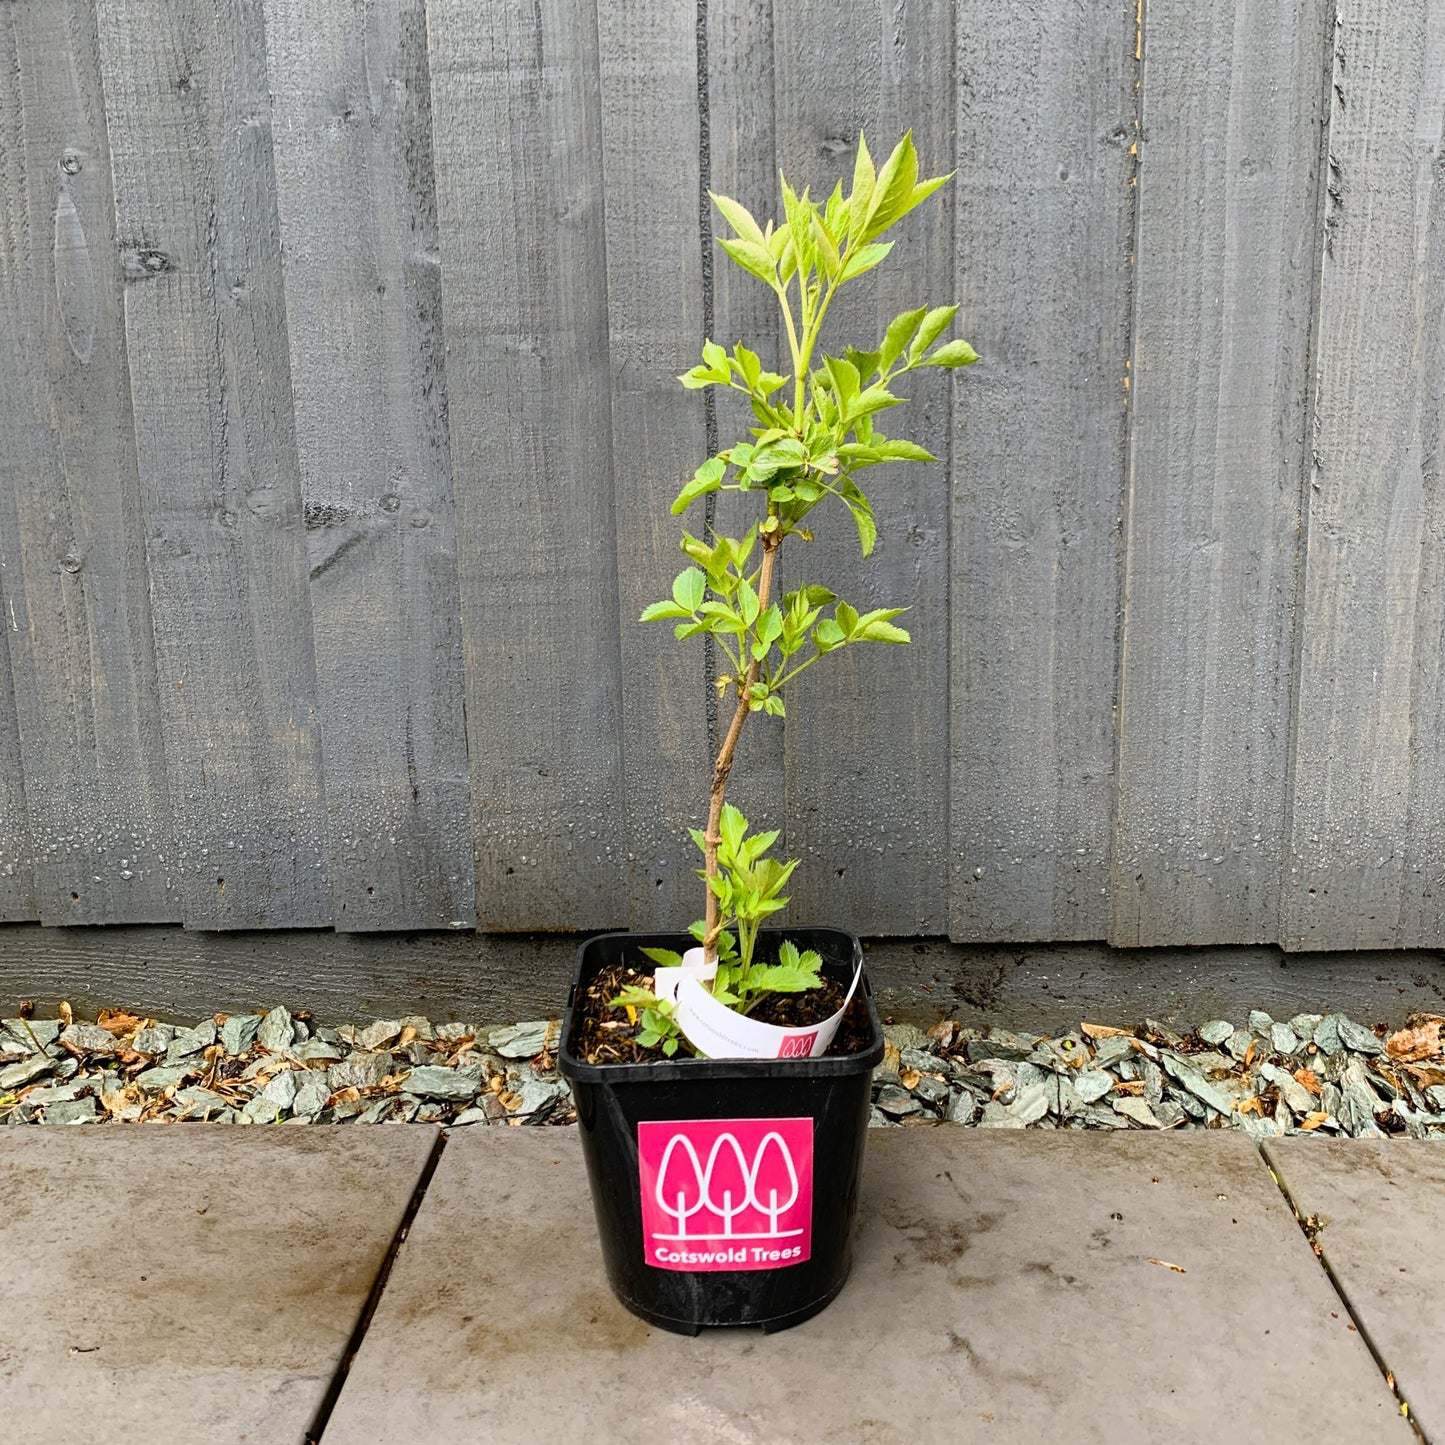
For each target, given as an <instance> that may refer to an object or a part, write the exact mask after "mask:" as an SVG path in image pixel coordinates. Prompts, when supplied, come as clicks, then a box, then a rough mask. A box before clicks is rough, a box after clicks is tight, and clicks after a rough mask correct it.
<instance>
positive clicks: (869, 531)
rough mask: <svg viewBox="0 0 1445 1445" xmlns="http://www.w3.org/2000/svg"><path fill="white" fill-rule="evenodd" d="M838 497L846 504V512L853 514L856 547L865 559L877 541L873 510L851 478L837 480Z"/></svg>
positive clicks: (844, 477)
mask: <svg viewBox="0 0 1445 1445" xmlns="http://www.w3.org/2000/svg"><path fill="white" fill-rule="evenodd" d="M838 495H839V496H840V497H842V498H843V500H844V502H845V503H847V506H848V510H849V511H850V512H852V514H853V521H854V523H855V524H856V526H857V528H858V545H859V546H860V547H861V548H862V549H863V555H864V556H865V557H867V556H868V555H869V554H870V553H871V552H872V551H873V544H874V543H875V542H876V541H877V540H878V524H877V522H875V521H874V520H873V508H872V506H871V505H870V504H869V501H868V498H867V497H865V496H864V495H863V493H862V492H860V491H859V490H858V484H857V482H855V481H854V480H853V478H852V477H849V476H843V477H840V478H839V481H838Z"/></svg>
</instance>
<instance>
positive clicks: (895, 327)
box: [642, 133, 978, 982]
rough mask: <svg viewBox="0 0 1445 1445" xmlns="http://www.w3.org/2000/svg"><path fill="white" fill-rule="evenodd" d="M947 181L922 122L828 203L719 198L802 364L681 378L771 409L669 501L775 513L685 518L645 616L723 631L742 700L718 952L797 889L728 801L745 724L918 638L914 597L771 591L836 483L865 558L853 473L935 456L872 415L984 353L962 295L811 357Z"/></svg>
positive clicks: (862, 153)
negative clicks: (816, 682)
mask: <svg viewBox="0 0 1445 1445" xmlns="http://www.w3.org/2000/svg"><path fill="white" fill-rule="evenodd" d="M949 179H950V178H949V177H948V176H937V177H934V178H933V179H931V180H924V181H920V180H919V179H918V158H917V156H916V155H915V153H914V149H913V138H912V135H911V133H910V134H909V135H905V136H904V137H903V139H902V140H901V141H899V143H898V145H897V146H896V147H895V148H894V150H893V153H892V154H891V155H890V156H889V157H888V159H887V160H886V161H885V162H884V163H883V165H882V167H881V168H880V169H878V170H876V171H875V169H874V166H873V160H872V157H871V156H870V155H869V153H868V147H867V144H866V143H865V142H864V140H863V138H862V137H861V136H860V137H859V139H858V159H857V164H856V166H855V168H854V171H853V189H852V192H851V194H849V195H846V196H845V195H844V194H843V184H842V182H841V181H839V183H838V185H837V186H836V187H835V188H834V190H833V193H832V195H831V196H829V197H828V200H827V202H826V203H823V204H820V203H819V202H817V201H814V200H812V199H810V197H809V195H808V193H807V191H806V190H805V191H804V192H803V194H802V195H801V196H800V195H797V194H795V193H794V191H793V190H792V188H791V187H790V186H789V185H788V183H787V180H786V179H783V181H782V192H783V206H784V211H785V219H784V221H783V223H782V224H781V225H775V224H774V223H773V222H772V221H769V222H768V223H767V224H766V225H765V226H760V225H759V224H758V223H757V221H755V220H754V219H753V217H752V216H751V215H750V214H749V213H748V211H747V209H746V207H744V206H742V205H740V204H739V203H738V202H737V201H734V200H730V199H729V198H728V197H726V196H718V195H714V196H713V198H712V199H713V202H714V204H715V205H716V206H717V208H718V210H719V211H720V212H721V213H722V216H723V218H724V219H725V220H726V221H727V223H728V225H729V226H730V227H731V228H732V230H733V233H734V234H733V235H732V236H730V237H727V238H726V239H723V238H719V239H720V240H721V244H722V247H723V249H724V250H725V251H726V252H727V254H728V255H729V256H730V257H731V258H732V259H733V261H735V262H736V263H737V264H738V265H739V266H740V267H742V269H743V270H744V271H746V272H747V273H748V274H749V275H750V276H754V277H756V278H757V279H758V280H759V281H760V282H762V284H763V285H765V286H766V287H768V289H769V290H771V291H772V293H773V294H774V296H776V297H777V300H778V306H779V309H780V310H781V312H782V318H783V325H784V327H785V329H786V332H787V338H788V349H789V352H790V358H791V363H792V370H791V372H790V373H789V374H787V375H782V374H779V373H778V372H773V371H766V370H764V369H763V364H762V362H761V360H760V359H759V358H758V356H757V354H756V353H754V352H752V351H750V350H749V349H748V348H747V347H746V346H744V345H743V344H742V343H738V345H737V346H736V347H735V348H734V350H733V352H732V354H731V355H729V354H728V352H726V351H725V350H724V349H723V348H722V347H721V346H719V345H717V343H715V342H712V341H709V342H707V343H706V345H704V347H703V352H702V355H703V359H702V363H701V364H700V365H698V366H695V367H693V368H692V370H691V371H689V372H687V373H686V374H685V375H684V376H682V377H681V378H680V380H681V382H682V384H683V385H684V386H686V387H689V388H692V389H697V388H701V387H707V386H726V387H730V388H732V389H733V390H734V391H740V392H742V393H743V395H744V396H746V397H747V398H748V400H749V402H750V404H751V406H752V409H753V413H754V415H755V416H756V417H757V420H758V423H759V424H758V426H756V427H754V428H753V429H752V432H751V435H752V439H751V440H750V441H741V442H737V443H735V444H734V445H732V446H730V447H728V448H726V449H725V450H723V451H720V452H718V453H717V455H716V456H713V457H710V458H709V459H708V460H707V461H705V462H704V463H703V464H702V465H701V466H700V467H699V468H698V469H697V472H696V474H695V475H694V477H693V479H692V481H690V482H689V483H688V484H687V485H686V486H685V487H684V488H683V489H682V492H681V494H680V495H679V496H678V498H677V500H676V501H675V502H674V503H673V506H672V511H673V513H674V515H679V516H680V515H682V514H683V513H684V512H686V511H687V509H688V508H689V507H690V506H691V505H692V504H693V503H694V502H695V501H697V500H698V498H700V497H702V496H705V495H706V494H707V493H709V492H716V491H736V492H749V493H753V494H755V495H756V496H757V498H758V500H759V502H760V503H761V504H762V506H763V509H764V515H763V516H762V517H761V519H760V520H759V521H758V522H757V523H756V524H755V525H753V526H752V527H750V528H749V529H748V531H747V532H746V534H745V535H744V536H742V537H729V536H724V535H720V534H717V533H714V534H713V540H712V542H711V543H710V544H709V543H708V542H705V541H702V540H700V539H699V538H697V537H694V536H691V535H690V534H688V533H686V532H684V533H683V540H682V548H683V551H684V552H685V553H686V554H687V555H688V557H689V558H690V559H691V561H692V563H693V564H694V565H692V566H690V567H688V568H686V569H685V570H684V571H683V572H681V573H680V574H679V575H678V577H677V579H676V581H675V582H674V583H673V587H672V598H671V600H669V601H666V602H657V603H654V604H653V605H652V606H650V607H648V608H647V610H646V611H645V612H644V613H643V614H642V621H644V622H651V621H659V620H663V619H667V620H672V621H674V622H675V624H676V626H675V632H676V635H677V636H678V637H679V638H687V637H695V636H698V635H701V634H704V633H705V634H708V635H710V636H712V637H713V638H714V639H715V640H716V643H717V646H718V647H719V649H720V650H721V652H722V654H723V656H724V657H725V658H726V660H727V662H726V668H725V670H724V671H723V673H722V675H721V676H720V677H719V678H718V690H719V692H720V694H722V695H723V696H724V697H726V696H728V695H729V694H731V695H732V696H733V697H734V699H735V706H734V709H733V714H732V719H731V722H730V723H729V725H728V729H727V733H726V734H725V736H724V738H723V741H722V745H721V747H720V748H719V750H718V755H717V760H716V762H715V764H714V767H713V774H712V790H711V797H710V799H709V807H708V818H707V827H706V829H705V830H703V831H702V832H701V833H700V834H699V833H697V832H694V835H693V836H694V838H696V839H697V840H698V842H699V844H700V846H701V847H702V849H703V857H704V867H703V876H704V878H705V881H706V884H707V916H706V918H705V920H704V922H703V926H702V929H701V934H702V943H703V948H704V953H705V956H706V957H707V958H708V959H709V960H712V959H714V958H716V957H717V950H718V945H719V939H720V938H722V937H724V934H723V930H724V928H725V926H726V924H727V922H728V921H729V917H730V916H731V917H732V918H734V919H736V921H737V922H738V925H739V932H740V942H741V943H743V945H744V948H743V950H742V956H743V959H744V961H745V963H746V962H747V961H750V959H751V953H752V948H751V944H752V938H753V936H755V934H756V931H757V925H758V922H759V921H760V918H761V916H762V915H763V914H765V913H768V912H772V911H775V910H776V909H777V908H780V907H781V906H782V904H783V902H784V901H786V900H781V899H779V898H778V897H777V893H778V891H779V890H780V889H781V887H782V885H783V883H784V882H786V879H787V877H788V875H789V874H790V873H791V872H792V870H793V867H794V866H796V865H795V864H793V863H788V864H778V863H775V862H773V861H772V860H768V859H764V858H763V857H762V855H763V854H764V853H766V851H767V849H768V848H769V847H770V846H771V845H772V842H773V841H774V840H775V839H776V837H777V834H776V833H772V834H762V835H758V836H756V837H753V838H749V837H747V834H746V828H747V825H746V822H745V820H744V819H743V818H742V816H741V814H739V813H738V812H737V810H736V809H735V808H732V807H730V806H729V805H728V804H727V802H726V795H727V784H728V777H729V774H730V773H731V771H732V765H733V758H734V756H735V754H736V752H737V746H738V738H739V736H740V735H741V733H742V729H743V725H744V723H746V722H747V720H748V718H749V717H750V716H751V715H752V714H753V713H756V712H764V713H770V714H772V715H773V716H775V717H781V716H783V691H784V689H785V688H786V687H787V685H788V684H789V683H790V682H792V680H793V679H794V678H795V677H797V676H798V675H799V674H800V673H802V672H804V671H806V670H807V669H808V668H809V667H811V666H812V665H813V664H814V663H815V662H817V661H818V659H819V658H821V657H825V656H827V655H828V654H829V653H832V652H837V651H839V650H841V649H842V648H844V647H848V646H851V645H852V644H854V643H857V642H895V643H905V642H907V641H908V640H909V637H908V633H907V632H906V631H904V629H903V628H901V627H899V626H897V625H896V624H895V623H894V618H896V617H898V616H899V615H900V614H901V613H902V612H903V611H904V610H905V609H904V608H901V607H887V608H879V609H877V610H875V611H871V612H865V613H861V614H860V613H859V612H858V610H857V609H856V608H854V607H852V606H851V605H850V604H849V603H847V602H845V601H844V600H843V599H841V598H839V597H838V596H837V595H836V594H835V593H833V592H832V591H830V590H829V589H828V588H826V587H823V586H819V585H815V584H814V585H810V584H805V585H803V586H800V587H798V588H796V589H794V590H793V591H791V592H788V593H787V594H785V595H784V596H782V597H780V598H778V599H776V600H775V599H774V596H773V577H774V570H775V567H776V564H777V557H778V552H779V550H780V549H781V548H782V546H783V545H784V543H785V542H786V541H787V540H788V538H789V537H797V538H799V539H800V541H804V542H806V541H811V540H812V533H811V532H810V531H809V530H808V528H807V526H806V525H805V523H806V520H807V518H808V515H809V513H810V512H811V511H812V510H813V508H814V507H816V506H817V505H818V504H819V503H820V502H821V501H823V499H824V498H825V497H834V498H837V500H838V501H840V502H841V503H842V504H843V505H844V506H846V507H847V508H848V510H849V511H850V512H851V513H852V515H853V520H854V522H855V523H856V524H857V528H858V540H859V543H860V544H861V546H862V550H863V555H864V556H865V557H867V556H868V555H869V553H871V552H872V550H873V544H874V541H875V539H876V536H877V529H876V527H875V525H874V520H873V509H872V507H871V506H870V505H869V502H868V498H867V497H866V496H865V495H864V493H863V490H862V488H860V486H859V485H858V482H857V479H856V478H857V474H858V473H860V472H862V471H863V470H865V469H866V468H868V467H873V466H878V465H881V464H882V463H885V462H928V461H933V460H934V458H933V457H932V456H931V455H930V453H928V452H927V451H925V450H924V449H923V448H922V447H921V446H919V445H918V444H917V443H916V442H911V441H905V440H902V439H900V438H897V437H886V436H884V435H883V433H882V432H881V430H880V429H879V428H878V426H877V425H876V423H875V420H874V419H875V417H877V416H878V414H879V413H880V412H883V411H885V410H887V409H888V408H889V407H893V406H897V405H898V404H899V403H900V402H901V401H903V400H904V398H903V397H900V396H898V395H896V394H895V393H894V391H893V390H892V386H893V384H894V383H895V382H896V381H897V379H898V378H899V377H901V376H903V375H905V374H906V373H907V372H910V371H914V370H917V369H918V368H920V367H925V366H942V367H948V368H954V367H959V366H967V365H969V364H970V363H972V362H974V361H976V360H977V359H978V357H977V355H976V353H975V352H974V350H973V348H972V347H971V346H970V345H969V344H968V342H966V341H962V340H943V341H940V338H941V337H942V336H943V333H944V331H945V330H946V329H947V327H948V326H949V323H950V322H951V321H952V320H953V317H954V314H955V312H957V310H958V307H957V306H938V307H933V308H929V307H926V306H920V307H918V308H917V309H915V310H911V311H905V312H904V313H903V314H902V315H900V316H897V317H895V318H894V320H893V321H892V322H891V323H890V324H889V326H888V328H887V330H886V332H885V333H884V336H883V339H882V341H881V342H879V344H878V346H877V349H876V350H873V351H859V350H856V349H855V348H853V347H851V346H849V347H845V348H844V351H843V354H842V356H832V355H827V354H824V355H822V356H821V358H820V359H819V360H818V361H817V362H816V363H815V359H814V356H815V352H816V351H817V348H818V338H819V333H820V332H821V330H822V326H823V321H824V319H825V318H826V316H827V314H828V309H829V307H830V306H831V305H832V303H833V298H834V297H835V296H836V295H837V294H838V292H839V291H840V290H841V289H842V287H843V286H845V285H847V284H848V283H850V282H852V281H855V280H857V279H858V278H859V277H860V276H863V275H865V274H866V273H867V272H869V271H871V270H873V269H874V267H876V266H878V265H879V264H881V263H882V261H883V260H884V259H885V257H886V256H887V255H888V253H889V251H890V250H891V249H892V245H893V243H892V242H891V241H882V240H880V237H882V236H883V235H884V234H885V233H886V232H887V231H888V230H890V229H891V228H892V227H893V226H895V225H896V224H897V223H898V222H899V221H901V220H902V219H903V217H904V216H906V215H907V214H908V213H909V212H910V211H911V210H913V209H914V207H915V206H917V205H919V204H920V203H921V202H922V201H924V200H925V199H927V197H929V196H931V195H932V194H933V192H934V191H936V190H937V189H938V188H939V187H940V186H942V185H943V184H945V182H946V181H948V180H949ZM720 849H721V850H722V854H723V857H722V862H723V865H724V866H723V869H722V871H721V872H720V870H719V850H720ZM764 864H769V865H771V866H769V867H764V866H762V865H764ZM770 972H771V973H773V974H775V975H776V974H777V973H778V970H771V971H770ZM814 982H816V978H814Z"/></svg>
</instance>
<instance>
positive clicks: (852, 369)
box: [823, 356, 859, 411]
mask: <svg viewBox="0 0 1445 1445" xmlns="http://www.w3.org/2000/svg"><path fill="white" fill-rule="evenodd" d="M823 366H824V367H825V368H826V370H827V372H828V379H829V380H830V381H831V382H832V385H833V395H834V396H836V397H837V398H838V405H839V407H840V408H842V409H843V410H845V411H846V410H847V407H848V403H849V402H850V401H852V399H853V398H854V397H855V396H857V395H858V385H859V376H858V368H857V367H856V366H854V365H853V363H852V362H851V361H844V360H841V359H840V358H838V357H836V356H825V357H824V358H823Z"/></svg>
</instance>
